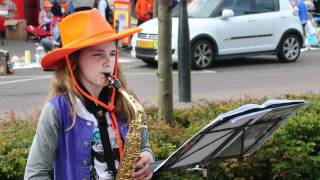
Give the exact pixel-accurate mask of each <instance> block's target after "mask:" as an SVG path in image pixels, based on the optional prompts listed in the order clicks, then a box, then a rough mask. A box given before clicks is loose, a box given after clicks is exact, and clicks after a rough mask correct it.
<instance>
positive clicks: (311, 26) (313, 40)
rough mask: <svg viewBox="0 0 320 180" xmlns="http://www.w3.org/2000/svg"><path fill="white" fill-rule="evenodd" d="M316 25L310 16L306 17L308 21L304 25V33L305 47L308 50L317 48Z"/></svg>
mask: <svg viewBox="0 0 320 180" xmlns="http://www.w3.org/2000/svg"><path fill="white" fill-rule="evenodd" d="M316 27H317V26H316V23H315V21H314V20H313V18H312V15H311V14H309V15H308V21H307V23H306V27H305V31H306V43H305V45H306V47H307V49H310V48H311V47H319V41H318V31H317V29H316Z"/></svg>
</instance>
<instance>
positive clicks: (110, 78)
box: [105, 75, 144, 114]
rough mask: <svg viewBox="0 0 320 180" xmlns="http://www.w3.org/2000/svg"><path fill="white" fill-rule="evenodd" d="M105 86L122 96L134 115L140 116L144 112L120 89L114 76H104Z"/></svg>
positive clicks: (139, 105)
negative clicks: (112, 88)
mask: <svg viewBox="0 0 320 180" xmlns="http://www.w3.org/2000/svg"><path fill="white" fill-rule="evenodd" d="M105 84H106V85H107V86H110V87H114V88H115V89H116V90H117V91H119V93H120V94H122V95H123V96H124V97H125V99H126V100H127V101H128V102H129V103H130V105H131V106H132V108H133V109H134V111H135V114H141V113H143V112H144V109H143V107H142V106H141V104H140V103H139V102H138V101H137V100H136V99H135V98H134V97H133V96H132V95H130V94H128V92H127V91H126V90H125V89H124V88H123V87H122V85H121V82H120V81H119V79H117V78H116V77H115V76H110V75H106V82H105Z"/></svg>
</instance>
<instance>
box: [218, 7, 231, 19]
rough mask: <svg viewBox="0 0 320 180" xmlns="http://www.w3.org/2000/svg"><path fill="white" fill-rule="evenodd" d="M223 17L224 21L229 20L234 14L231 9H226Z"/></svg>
mask: <svg viewBox="0 0 320 180" xmlns="http://www.w3.org/2000/svg"><path fill="white" fill-rule="evenodd" d="M221 16H222V18H223V19H227V18H228V17H232V16H234V12H233V10H231V9H224V10H222V15H221Z"/></svg>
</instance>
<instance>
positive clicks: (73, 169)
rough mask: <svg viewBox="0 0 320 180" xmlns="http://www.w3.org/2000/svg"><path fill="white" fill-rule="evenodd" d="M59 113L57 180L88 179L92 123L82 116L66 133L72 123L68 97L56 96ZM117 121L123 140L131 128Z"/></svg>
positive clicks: (56, 155)
mask: <svg viewBox="0 0 320 180" xmlns="http://www.w3.org/2000/svg"><path fill="white" fill-rule="evenodd" d="M50 103H51V104H52V105H53V106H54V107H55V109H56V113H57V121H58V125H59V139H58V148H57V150H56V154H55V161H54V179H57V180H61V179H63V180H80V179H81V180H89V179H90V165H91V140H92V133H93V128H94V127H93V123H92V122H91V121H88V120H86V119H83V118H81V117H79V116H77V117H76V123H75V125H74V127H73V128H72V129H71V130H69V131H65V129H67V128H68V127H70V126H71V124H72V116H71V112H70V110H71V109H70V107H71V106H70V102H69V100H68V98H67V97H66V95H60V96H55V97H53V98H52V99H51V100H50ZM117 121H118V124H119V129H120V134H121V136H122V138H123V139H125V136H126V134H127V131H128V128H127V126H125V122H124V121H119V120H117Z"/></svg>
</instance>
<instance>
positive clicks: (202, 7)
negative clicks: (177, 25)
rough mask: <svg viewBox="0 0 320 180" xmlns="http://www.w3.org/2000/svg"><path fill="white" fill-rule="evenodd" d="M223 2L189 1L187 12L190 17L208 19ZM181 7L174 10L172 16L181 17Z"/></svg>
mask: <svg viewBox="0 0 320 180" xmlns="http://www.w3.org/2000/svg"><path fill="white" fill-rule="evenodd" d="M221 1H222V0H206V1H204V0H188V1H187V11H188V16H189V17H195V18H208V17H210V15H211V14H212V12H213V11H214V9H215V8H216V7H217V5H218V4H219V3H220V2H221ZM179 9H180V7H179V6H176V7H175V8H173V9H172V12H171V16H172V17H178V16H179Z"/></svg>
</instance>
